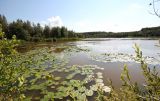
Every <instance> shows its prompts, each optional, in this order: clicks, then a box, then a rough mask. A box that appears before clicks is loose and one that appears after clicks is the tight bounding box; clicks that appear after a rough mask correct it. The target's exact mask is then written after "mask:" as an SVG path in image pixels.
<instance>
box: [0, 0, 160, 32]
mask: <svg viewBox="0 0 160 101" xmlns="http://www.w3.org/2000/svg"><path fill="white" fill-rule="evenodd" d="M150 1H151V0H0V14H3V15H5V16H6V17H7V19H8V20H9V21H10V22H11V21H13V20H16V19H18V18H20V19H22V20H30V21H32V22H35V23H37V22H40V23H41V24H42V25H45V24H48V25H49V26H66V27H67V28H68V29H71V30H74V31H76V32H86V31H113V32H121V31H134V30H140V29H141V28H143V27H154V26H160V18H158V17H156V16H154V15H151V14H150V13H149V12H152V9H151V7H149V5H148V4H149V3H150Z"/></svg>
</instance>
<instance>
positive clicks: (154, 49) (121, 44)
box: [42, 38, 160, 87]
mask: <svg viewBox="0 0 160 101" xmlns="http://www.w3.org/2000/svg"><path fill="white" fill-rule="evenodd" d="M135 43H136V44H138V45H139V46H140V47H141V49H142V51H143V56H150V57H153V58H155V59H156V60H157V61H160V47H159V40H158V39H154V40H152V39H149V40H148V39H145V38H144V39H135V38H134V39H131V38H97V39H84V40H81V41H75V42H67V43H66V42H65V43H43V45H44V46H49V47H55V46H57V45H60V44H64V45H65V46H67V45H68V46H70V45H73V46H77V47H81V48H87V49H89V50H90V51H89V52H78V53H75V52H73V53H71V55H70V56H69V62H68V64H67V65H69V66H70V65H97V66H99V67H102V68H104V70H103V71H102V72H103V77H104V78H103V80H104V83H105V84H107V79H108V78H110V79H111V80H112V81H113V85H114V86H115V87H120V85H121V81H120V74H121V71H122V69H123V66H124V64H127V66H128V68H129V72H130V74H131V79H132V81H133V82H134V81H136V82H138V83H139V84H144V78H143V76H142V73H141V70H140V64H138V63H136V62H131V61H128V62H127V61H125V62H123V61H117V62H112V61H111V62H103V61H95V60H93V59H92V58H91V54H103V53H109V54H110V53H111V54H112V53H124V54H132V55H134V54H135V52H134V48H133V45H134V44H135ZM43 45H42V46H43ZM58 54H59V55H62V56H63V55H64V54H65V53H63V52H62V53H58ZM62 58H63V57H62ZM156 66H157V68H159V69H158V70H160V65H158V64H156Z"/></svg>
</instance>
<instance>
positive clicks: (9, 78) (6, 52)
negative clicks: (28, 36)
mask: <svg viewBox="0 0 160 101" xmlns="http://www.w3.org/2000/svg"><path fill="white" fill-rule="evenodd" d="M18 43H19V41H18V40H16V36H13V37H12V39H11V40H8V39H7V38H5V37H4V33H3V32H2V29H1V27H0V91H1V92H0V100H7V99H12V94H13V93H15V94H16V95H17V96H18V95H19V94H20V89H21V87H22V85H23V83H24V78H23V73H24V70H25V68H24V67H23V66H22V65H17V64H15V63H16V59H18V58H19V55H18V53H17V52H16V50H15V47H16V46H17V45H18Z"/></svg>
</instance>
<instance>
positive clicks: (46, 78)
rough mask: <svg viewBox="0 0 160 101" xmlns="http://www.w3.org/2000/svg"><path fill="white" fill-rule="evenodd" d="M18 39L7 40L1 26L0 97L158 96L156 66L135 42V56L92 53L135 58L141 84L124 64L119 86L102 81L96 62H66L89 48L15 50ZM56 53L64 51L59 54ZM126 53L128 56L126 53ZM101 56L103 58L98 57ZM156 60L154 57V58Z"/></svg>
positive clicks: (114, 99) (104, 99) (45, 100)
mask: <svg viewBox="0 0 160 101" xmlns="http://www.w3.org/2000/svg"><path fill="white" fill-rule="evenodd" d="M19 42H20V41H18V40H17V39H16V36H13V37H12V39H10V40H8V39H7V38H5V36H4V33H3V32H2V29H1V28H0V60H1V61H0V75H1V76H0V100H2V101H12V100H17V101H19V100H22V101H29V100H41V101H54V100H62V101H64V100H66V101H88V100H90V99H91V100H95V101H139V100H142V101H146V100H151V101H152V100H153V101H156V100H157V101H159V100H160V77H159V74H158V72H157V70H156V67H154V68H153V70H151V69H150V68H149V67H148V64H147V62H148V60H146V58H145V57H143V56H142V51H141V50H140V48H139V46H138V45H135V47H134V48H135V53H136V56H132V55H126V54H122V53H118V54H108V53H105V54H101V55H100V56H99V55H98V57H100V58H97V57H96V56H94V57H92V56H91V57H92V58H93V59H94V60H96V61H97V60H104V61H119V59H120V58H121V59H122V61H124V60H129V59H131V61H137V62H138V63H140V64H141V70H142V73H143V75H144V78H145V80H146V82H145V84H144V85H140V86H139V84H138V83H133V82H132V81H131V77H130V74H129V71H128V67H127V65H124V69H123V71H122V73H121V81H122V87H121V88H119V89H118V90H117V89H115V88H114V87H113V86H112V81H111V80H109V84H108V85H109V86H106V85H105V84H104V80H106V78H104V77H103V73H102V71H103V68H101V67H98V66H96V65H67V63H68V60H69V59H68V58H69V56H70V55H72V54H74V53H77V52H89V51H90V50H88V49H84V48H80V47H76V46H64V45H61V46H57V47H44V48H40V49H36V50H31V51H29V52H26V53H19V52H17V51H16V47H17V46H18V44H19ZM58 53H64V54H62V55H60V54H58ZM126 56H127V57H126ZM101 57H102V58H101ZM153 61H155V60H153Z"/></svg>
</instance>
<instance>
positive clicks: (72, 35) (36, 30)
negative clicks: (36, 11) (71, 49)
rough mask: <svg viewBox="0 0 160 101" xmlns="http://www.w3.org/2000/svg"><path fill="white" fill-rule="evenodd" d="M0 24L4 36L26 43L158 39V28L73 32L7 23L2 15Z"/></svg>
mask: <svg viewBox="0 0 160 101" xmlns="http://www.w3.org/2000/svg"><path fill="white" fill-rule="evenodd" d="M0 23H1V24H2V30H3V32H5V36H6V37H7V38H8V39H11V38H12V36H13V35H16V36H17V39H21V40H26V41H35V42H37V41H56V40H57V39H76V38H121V37H160V27H159V26H158V27H150V28H142V29H141V30H140V31H133V32H101V31H99V32H75V31H72V30H68V29H67V28H66V27H64V26H62V27H50V26H48V25H45V26H44V27H42V25H41V24H40V23H37V24H35V23H32V22H31V21H28V20H27V21H23V20H21V19H18V20H16V21H13V22H11V23H9V22H8V21H7V19H6V17H5V16H4V15H0Z"/></svg>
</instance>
